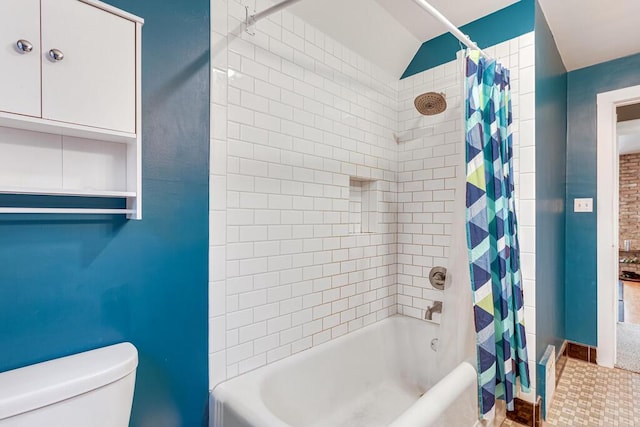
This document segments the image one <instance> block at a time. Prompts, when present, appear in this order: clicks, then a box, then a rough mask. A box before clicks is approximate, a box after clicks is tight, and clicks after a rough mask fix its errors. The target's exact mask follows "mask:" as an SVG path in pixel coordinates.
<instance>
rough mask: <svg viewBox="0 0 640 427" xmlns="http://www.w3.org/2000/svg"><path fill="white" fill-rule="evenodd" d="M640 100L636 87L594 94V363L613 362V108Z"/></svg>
mask: <svg viewBox="0 0 640 427" xmlns="http://www.w3.org/2000/svg"><path fill="white" fill-rule="evenodd" d="M638 102H640V86H631V87H627V88H624V89H618V90H614V91H611V92H604V93H599V94H598V99H597V103H598V104H597V110H598V113H597V127H598V142H597V156H598V157H597V182H598V185H597V191H598V195H597V214H598V226H597V230H598V234H597V241H596V245H597V269H598V274H597V288H598V312H597V313H598V364H599V365H602V366H606V367H609V368H613V366H614V364H615V362H616V323H617V321H618V298H617V286H616V284H617V283H618V261H619V254H618V209H619V206H618V199H619V194H618V173H619V172H618V167H619V161H618V160H619V159H618V141H617V136H616V122H617V114H616V108H617V107H620V106H623V105H629V104H635V103H638Z"/></svg>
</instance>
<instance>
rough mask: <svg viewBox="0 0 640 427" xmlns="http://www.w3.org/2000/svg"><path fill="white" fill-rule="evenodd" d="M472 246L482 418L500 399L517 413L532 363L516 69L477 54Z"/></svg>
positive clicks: (470, 158)
mask: <svg viewBox="0 0 640 427" xmlns="http://www.w3.org/2000/svg"><path fill="white" fill-rule="evenodd" d="M465 95H466V108H465V119H466V160H467V184H466V200H467V205H466V206H467V243H468V247H469V267H470V273H471V287H472V290H473V303H474V320H475V325H476V343H477V350H478V388H479V391H478V402H479V409H480V415H481V417H482V418H490V417H491V416H493V414H494V408H495V401H496V399H504V400H505V401H506V403H507V408H508V410H513V399H514V398H515V396H516V392H517V389H516V387H517V385H516V380H517V379H518V378H519V380H520V385H521V386H522V389H523V391H525V392H527V391H528V390H529V367H528V364H527V360H528V358H527V343H526V334H525V327H524V304H523V293H522V281H521V276H520V249H519V244H518V233H517V231H518V225H517V220H516V210H515V192H514V184H513V138H512V131H511V123H512V111H511V87H510V79H509V70H507V69H505V68H503V67H502V66H501V65H500V64H498V63H496V61H493V60H491V61H488V60H485V59H484V58H482V57H481V56H480V53H479V52H478V51H470V52H468V53H467V58H466V84H465Z"/></svg>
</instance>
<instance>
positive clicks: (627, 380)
mask: <svg viewBox="0 0 640 427" xmlns="http://www.w3.org/2000/svg"><path fill="white" fill-rule="evenodd" d="M634 402H636V404H635V405H634ZM638 402H640V374H635V373H632V372H628V371H623V370H620V369H608V368H603V367H600V366H597V365H594V364H589V363H586V362H582V361H579V360H576V359H569V360H568V361H567V365H566V366H565V369H564V372H563V374H562V377H561V378H560V383H559V384H558V388H557V389H556V394H555V397H554V399H553V404H552V405H551V409H550V411H549V419H548V420H547V422H546V423H545V424H544V425H545V426H563V427H564V426H586V427H600V426H603V427H609V426H612V427H613V426H638V427H640V405H639V404H637V403H638ZM502 426H503V427H511V426H520V425H519V424H517V423H514V422H513V421H509V420H506V421H505V422H504V423H503V424H502Z"/></svg>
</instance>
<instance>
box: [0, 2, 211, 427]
mask: <svg viewBox="0 0 640 427" xmlns="http://www.w3.org/2000/svg"><path fill="white" fill-rule="evenodd" d="M107 2H108V3H110V4H113V5H114V6H117V7H121V8H123V9H125V10H127V11H129V12H131V13H134V14H137V15H140V16H142V17H143V18H145V20H146V23H145V26H144V29H143V52H142V59H143V79H142V84H143V97H142V98H143V99H142V105H143V114H142V116H143V174H144V180H143V192H144V193H143V194H144V199H143V214H144V219H143V220H142V221H127V220H123V219H120V218H115V217H101V216H96V217H92V218H84V217H83V218H79V217H49V216H47V217H42V216H40V217H38V216H25V215H11V216H7V215H4V216H2V217H0V260H1V268H0V349H1V351H0V371H4V370H8V369H12V368H16V367H20V366H24V365H28V364H31V363H36V362H40V361H43V360H47V359H51V358H55V357H59V356H64V355H68V354H71V353H76V352H80V351H84V350H88V349H92V348H96V347H100V346H104V345H109V344H113V343H117V342H120V341H131V342H133V343H134V344H135V345H136V347H138V349H139V352H140V364H139V367H138V379H137V383H136V392H135V398H134V407H133V415H132V425H134V426H153V427H164V426H167V427H173V426H201V425H203V424H204V423H205V422H206V408H207V397H208V384H207V383H208V375H207V246H208V158H209V152H208V150H209V148H208V147H209V0H189V1H185V0H163V1H155V0H136V1H127V0H107Z"/></svg>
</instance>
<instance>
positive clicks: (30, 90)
mask: <svg viewBox="0 0 640 427" xmlns="http://www.w3.org/2000/svg"><path fill="white" fill-rule="evenodd" d="M0 40H1V41H2V48H1V49H0V64H2V65H1V66H0V69H1V71H0V73H1V74H0V77H1V78H0V111H6V112H12V113H16V114H25V115H28V116H35V117H40V114H41V109H40V0H2V1H0ZM18 43H20V46H21V48H19V47H18ZM23 49H24V50H23Z"/></svg>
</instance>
